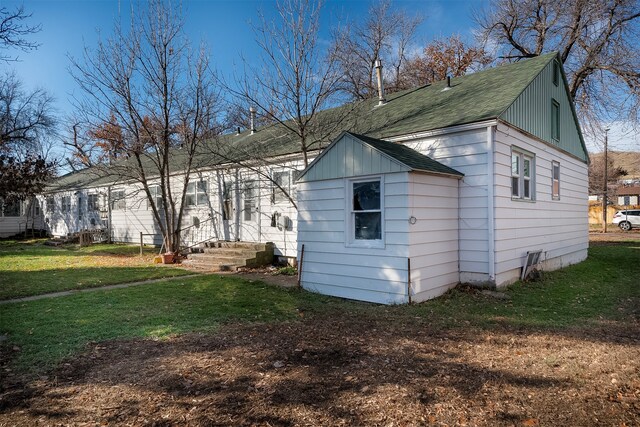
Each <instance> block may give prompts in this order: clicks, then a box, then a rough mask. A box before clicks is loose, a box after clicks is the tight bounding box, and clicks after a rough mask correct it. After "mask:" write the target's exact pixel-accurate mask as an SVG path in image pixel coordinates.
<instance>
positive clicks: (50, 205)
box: [47, 196, 56, 214]
mask: <svg viewBox="0 0 640 427" xmlns="http://www.w3.org/2000/svg"><path fill="white" fill-rule="evenodd" d="M55 210H56V199H55V198H54V197H53V196H49V197H47V212H48V213H50V214H51V213H53V211H55Z"/></svg>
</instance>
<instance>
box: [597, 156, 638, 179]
mask: <svg viewBox="0 0 640 427" xmlns="http://www.w3.org/2000/svg"><path fill="white" fill-rule="evenodd" d="M602 156H604V153H592V154H589V158H590V159H591V161H592V162H593V161H600V159H601V158H602ZM609 158H611V159H613V164H614V166H619V167H621V168H622V169H624V170H626V171H627V173H628V175H627V176H624V177H622V179H640V152H638V151H609Z"/></svg>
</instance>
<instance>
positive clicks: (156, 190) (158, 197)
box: [147, 185, 163, 209]
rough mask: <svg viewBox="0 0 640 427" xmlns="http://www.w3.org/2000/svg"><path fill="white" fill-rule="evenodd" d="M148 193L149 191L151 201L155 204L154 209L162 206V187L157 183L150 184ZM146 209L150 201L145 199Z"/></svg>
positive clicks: (148, 207)
mask: <svg viewBox="0 0 640 427" xmlns="http://www.w3.org/2000/svg"><path fill="white" fill-rule="evenodd" d="M149 193H151V199H152V200H153V203H154V204H155V205H156V209H161V208H162V206H163V205H162V188H160V186H159V185H151V186H149ZM147 209H151V202H149V200H147Z"/></svg>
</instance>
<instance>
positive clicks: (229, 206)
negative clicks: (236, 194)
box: [222, 181, 233, 221]
mask: <svg viewBox="0 0 640 427" xmlns="http://www.w3.org/2000/svg"><path fill="white" fill-rule="evenodd" d="M232 195H233V182H231V181H225V182H223V183H222V220H223V221H229V220H230V219H231V218H232V216H233V199H232Z"/></svg>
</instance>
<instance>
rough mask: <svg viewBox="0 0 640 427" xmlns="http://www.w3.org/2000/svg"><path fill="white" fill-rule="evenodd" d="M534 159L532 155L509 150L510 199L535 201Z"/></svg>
mask: <svg viewBox="0 0 640 427" xmlns="http://www.w3.org/2000/svg"><path fill="white" fill-rule="evenodd" d="M534 168H535V158H534V156H533V155H531V154H528V153H525V152H521V151H516V150H515V149H512V150H511V198H512V199H523V200H535V197H534V194H535V169H534Z"/></svg>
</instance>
